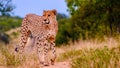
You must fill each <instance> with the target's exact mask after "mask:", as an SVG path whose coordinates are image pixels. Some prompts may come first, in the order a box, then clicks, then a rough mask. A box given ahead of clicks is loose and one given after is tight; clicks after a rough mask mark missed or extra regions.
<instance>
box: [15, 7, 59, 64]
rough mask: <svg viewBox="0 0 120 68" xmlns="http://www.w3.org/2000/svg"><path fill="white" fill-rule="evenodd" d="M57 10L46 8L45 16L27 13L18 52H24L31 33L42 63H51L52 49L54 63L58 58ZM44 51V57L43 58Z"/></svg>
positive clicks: (52, 62)
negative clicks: (48, 54)
mask: <svg viewBox="0 0 120 68" xmlns="http://www.w3.org/2000/svg"><path fill="white" fill-rule="evenodd" d="M56 14H57V11H56V10H55V9H54V10H44V11H43V16H39V15H36V14H27V15H26V16H25V18H24V19H23V21H22V26H21V30H20V32H21V41H20V44H19V45H18V47H16V48H15V51H16V52H19V53H21V54H22V53H23V51H24V48H25V45H26V43H27V40H28V37H29V36H30V35H31V37H32V38H34V41H35V44H34V45H35V46H37V53H38V57H39V61H40V64H43V65H45V66H48V65H49V62H48V59H47V53H48V51H49V50H52V58H51V59H50V60H51V64H52V65H54V62H55V59H56V50H55V37H56V35H57V32H58V23H57V20H56ZM42 51H43V55H44V58H43V59H41V58H42Z"/></svg>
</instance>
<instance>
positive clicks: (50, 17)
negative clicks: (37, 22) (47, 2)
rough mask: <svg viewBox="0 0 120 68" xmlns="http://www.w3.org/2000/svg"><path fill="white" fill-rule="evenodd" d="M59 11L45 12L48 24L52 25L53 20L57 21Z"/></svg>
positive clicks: (45, 20)
mask: <svg viewBox="0 0 120 68" xmlns="http://www.w3.org/2000/svg"><path fill="white" fill-rule="evenodd" d="M56 14H57V11H56V10H55V9H54V10H44V11H43V17H44V22H45V23H46V24H50V23H52V21H53V20H56Z"/></svg>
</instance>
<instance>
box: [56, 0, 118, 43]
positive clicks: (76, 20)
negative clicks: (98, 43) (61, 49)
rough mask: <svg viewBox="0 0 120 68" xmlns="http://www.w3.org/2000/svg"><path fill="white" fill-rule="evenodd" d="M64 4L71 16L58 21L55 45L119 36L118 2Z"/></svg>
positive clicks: (75, 0)
mask: <svg viewBox="0 0 120 68" xmlns="http://www.w3.org/2000/svg"><path fill="white" fill-rule="evenodd" d="M66 3H67V6H68V11H69V12H70V14H71V16H70V18H69V19H68V18H67V19H65V20H64V19H63V20H62V21H61V20H60V21H59V20H58V22H59V29H60V30H59V33H58V36H57V37H58V38H57V40H58V39H59V41H57V44H61V43H68V42H69V40H71V41H73V42H74V41H76V40H78V39H91V38H103V37H104V36H115V35H118V34H120V23H119V22H120V19H119V18H120V9H119V6H120V1H118V0H66ZM61 41H63V42H61Z"/></svg>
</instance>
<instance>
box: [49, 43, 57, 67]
mask: <svg viewBox="0 0 120 68" xmlns="http://www.w3.org/2000/svg"><path fill="white" fill-rule="evenodd" d="M50 48H51V50H52V58H51V64H52V65H54V63H55V60H56V49H55V41H51V42H50Z"/></svg>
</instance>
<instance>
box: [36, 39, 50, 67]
mask: <svg viewBox="0 0 120 68" xmlns="http://www.w3.org/2000/svg"><path fill="white" fill-rule="evenodd" d="M36 41H37V42H36V45H37V53H38V58H39V62H40V65H44V66H49V63H48V57H47V54H48V49H49V48H48V46H47V40H44V39H42V38H39V39H37V40H36Z"/></svg>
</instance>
